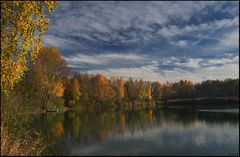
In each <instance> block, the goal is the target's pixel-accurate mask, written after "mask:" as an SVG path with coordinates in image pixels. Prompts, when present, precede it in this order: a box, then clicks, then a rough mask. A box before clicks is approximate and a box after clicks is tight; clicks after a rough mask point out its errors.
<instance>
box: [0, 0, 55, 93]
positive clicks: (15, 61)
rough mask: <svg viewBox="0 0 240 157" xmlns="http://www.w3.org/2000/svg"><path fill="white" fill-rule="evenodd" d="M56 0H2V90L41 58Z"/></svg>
mask: <svg viewBox="0 0 240 157" xmlns="http://www.w3.org/2000/svg"><path fill="white" fill-rule="evenodd" d="M56 5H57V3H56V2H55V1H1V91H3V92H4V93H8V90H9V89H11V88H12V87H13V85H14V84H15V83H16V82H17V81H19V80H20V78H21V77H22V76H23V74H24V72H25V71H26V70H27V63H29V62H30V61H34V60H35V59H36V58H37V55H38V52H39V49H40V48H41V46H42V37H43V34H44V32H45V31H46V30H47V26H48V23H49V20H48V18H47V17H46V16H45V13H46V9H47V11H48V12H51V11H52V10H53V9H54V7H55V6H56Z"/></svg>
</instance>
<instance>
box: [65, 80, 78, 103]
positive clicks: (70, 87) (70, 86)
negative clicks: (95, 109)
mask: <svg viewBox="0 0 240 157" xmlns="http://www.w3.org/2000/svg"><path fill="white" fill-rule="evenodd" d="M80 96H81V93H80V84H79V82H78V80H77V78H76V77H73V78H72V79H71V80H70V81H69V82H68V83H67V85H66V88H65V90H64V101H65V106H69V107H73V105H75V104H76V102H77V101H78V100H79V99H80Z"/></svg>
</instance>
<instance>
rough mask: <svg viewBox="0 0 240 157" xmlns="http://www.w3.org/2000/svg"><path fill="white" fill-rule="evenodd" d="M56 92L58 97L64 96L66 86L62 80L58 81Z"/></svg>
mask: <svg viewBox="0 0 240 157" xmlns="http://www.w3.org/2000/svg"><path fill="white" fill-rule="evenodd" d="M54 93H55V95H56V96H57V97H62V96H63V93H64V87H63V84H62V82H59V83H57V85H56V87H55V90H54Z"/></svg>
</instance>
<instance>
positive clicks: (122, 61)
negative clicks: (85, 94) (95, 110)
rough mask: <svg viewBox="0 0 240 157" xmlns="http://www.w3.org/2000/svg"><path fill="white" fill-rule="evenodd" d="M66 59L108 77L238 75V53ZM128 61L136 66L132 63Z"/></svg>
mask: <svg viewBox="0 0 240 157" xmlns="http://www.w3.org/2000/svg"><path fill="white" fill-rule="evenodd" d="M65 60H66V61H67V62H68V64H69V65H70V67H73V68H76V69H80V71H82V70H84V68H86V67H85V66H84V65H85V64H88V67H89V66H91V65H96V66H93V67H92V68H90V69H88V70H85V71H84V72H87V73H91V74H97V73H101V74H103V75H105V76H107V77H108V78H110V77H111V76H118V77H123V78H125V79H128V78H130V77H131V78H134V79H143V80H147V81H160V82H166V81H179V80H181V79H187V80H192V81H193V82H200V81H203V80H206V79H224V78H226V77H233V78H236V77H238V75H239V69H238V66H239V64H238V62H239V56H238V55H235V56H233V55H225V56H223V57H221V58H211V59H209V58H177V57H169V58H162V59H160V60H159V59H156V58H154V57H151V56H149V55H142V56H139V55H136V54H125V55H119V54H115V53H107V54H99V55H77V56H72V57H69V58H66V57H65ZM116 62H118V64H117V66H116V67H113V65H115V64H116ZM129 65H131V66H133V67H129ZM100 67H104V68H100ZM82 72H83V71H82Z"/></svg>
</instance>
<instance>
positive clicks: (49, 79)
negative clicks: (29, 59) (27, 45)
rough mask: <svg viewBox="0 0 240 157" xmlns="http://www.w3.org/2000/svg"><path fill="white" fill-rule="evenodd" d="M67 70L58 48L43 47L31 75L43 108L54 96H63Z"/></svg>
mask: <svg viewBox="0 0 240 157" xmlns="http://www.w3.org/2000/svg"><path fill="white" fill-rule="evenodd" d="M67 71H68V69H67V67H66V63H65V61H64V60H63V59H62V58H61V55H60V52H59V51H58V49H56V48H50V47H49V48H41V50H40V52H39V57H38V59H37V60H36V63H35V64H33V65H32V69H31V77H32V80H33V86H34V88H35V89H36V92H37V96H38V98H39V99H40V100H41V103H42V109H46V107H47V105H48V103H49V102H50V101H51V100H52V98H53V97H54V96H62V92H63V90H64V89H63V85H62V83H63V78H64V76H65V75H66V74H67Z"/></svg>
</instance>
